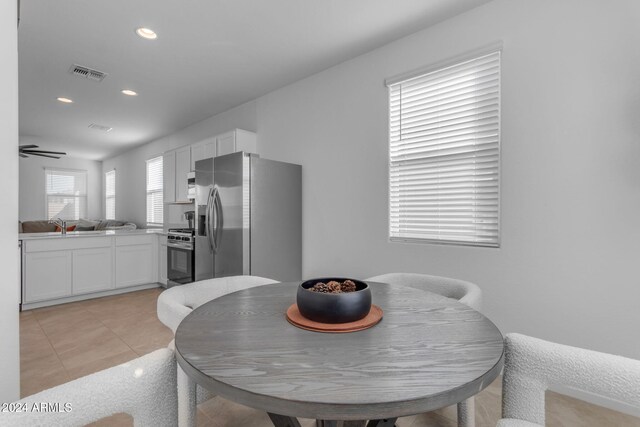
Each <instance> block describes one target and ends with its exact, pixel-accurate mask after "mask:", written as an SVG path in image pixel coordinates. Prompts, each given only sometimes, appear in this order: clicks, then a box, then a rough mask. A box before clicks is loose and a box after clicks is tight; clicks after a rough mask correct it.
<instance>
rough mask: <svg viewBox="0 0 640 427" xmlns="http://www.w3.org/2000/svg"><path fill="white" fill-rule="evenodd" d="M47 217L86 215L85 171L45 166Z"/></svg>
mask: <svg viewBox="0 0 640 427" xmlns="http://www.w3.org/2000/svg"><path fill="white" fill-rule="evenodd" d="M45 194H46V209H47V213H46V215H47V218H48V219H52V218H61V219H71V220H73V219H80V218H85V217H86V216H87V171H84V170H64V169H49V168H45Z"/></svg>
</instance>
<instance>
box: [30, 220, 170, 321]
mask: <svg viewBox="0 0 640 427" xmlns="http://www.w3.org/2000/svg"><path fill="white" fill-rule="evenodd" d="M111 233H114V232H109V231H105V232H104V234H103V235H95V234H92V235H87V236H82V237H80V236H79V235H75V234H71V235H68V236H59V237H43V238H37V237H26V238H24V239H22V243H21V248H22V308H23V309H27V310H28V309H31V308H37V307H44V306H47V305H53V304H61V303H64V302H71V301H78V300H81V299H87V298H95V297H96V296H106V295H112V294H117V293H122V292H128V289H126V288H127V287H132V289H134V290H135V289H148V288H152V287H154V286H157V283H158V282H159V281H160V280H161V279H160V278H161V276H164V278H163V279H162V280H164V281H166V269H167V268H166V258H167V255H166V249H167V246H166V244H167V237H166V236H163V235H158V234H155V233H147V232H146V230H140V232H137V231H132V232H116V233H117V234H115V235H113V234H111ZM160 247H162V248H163V249H164V253H163V254H162V255H159V254H158V252H159V248H160ZM162 260H164V265H162V266H160V263H161V261H162ZM163 283H164V282H163Z"/></svg>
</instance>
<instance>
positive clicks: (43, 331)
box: [33, 313, 71, 382]
mask: <svg viewBox="0 0 640 427" xmlns="http://www.w3.org/2000/svg"><path fill="white" fill-rule="evenodd" d="M33 317H34V318H35V319H36V323H37V324H38V327H39V328H40V330H41V331H42V333H43V334H44V337H45V338H46V339H47V342H48V343H49V345H50V346H51V350H53V354H55V355H56V359H58V362H60V366H62V369H64V373H65V374H67V382H69V381H70V380H71V374H69V371H68V370H67V367H66V366H64V362H63V361H62V359H61V358H60V355H59V354H58V350H56V348H55V346H54V345H53V343H52V342H51V339H50V338H49V335H47V331H45V330H44V328H43V327H42V325H41V324H40V320H39V319H38V316H37V315H36V314H35V313H34V314H33Z"/></svg>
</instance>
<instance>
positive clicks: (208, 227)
mask: <svg viewBox="0 0 640 427" xmlns="http://www.w3.org/2000/svg"><path fill="white" fill-rule="evenodd" d="M212 201H213V187H209V196H208V197H207V210H206V211H205V218H204V223H205V224H204V227H205V235H206V236H207V243H208V244H209V252H212V253H213V252H214V249H213V244H212V243H211V211H212V209H211V204H212Z"/></svg>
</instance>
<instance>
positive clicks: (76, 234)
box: [18, 228, 167, 240]
mask: <svg viewBox="0 0 640 427" xmlns="http://www.w3.org/2000/svg"><path fill="white" fill-rule="evenodd" d="M145 234H161V235H165V234H167V232H166V231H164V230H162V229H160V228H139V229H136V230H100V231H69V232H67V234H62V233H60V232H57V233H18V240H36V239H72V238H74V239H75V238H80V237H103V236H106V237H109V236H136V235H145Z"/></svg>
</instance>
